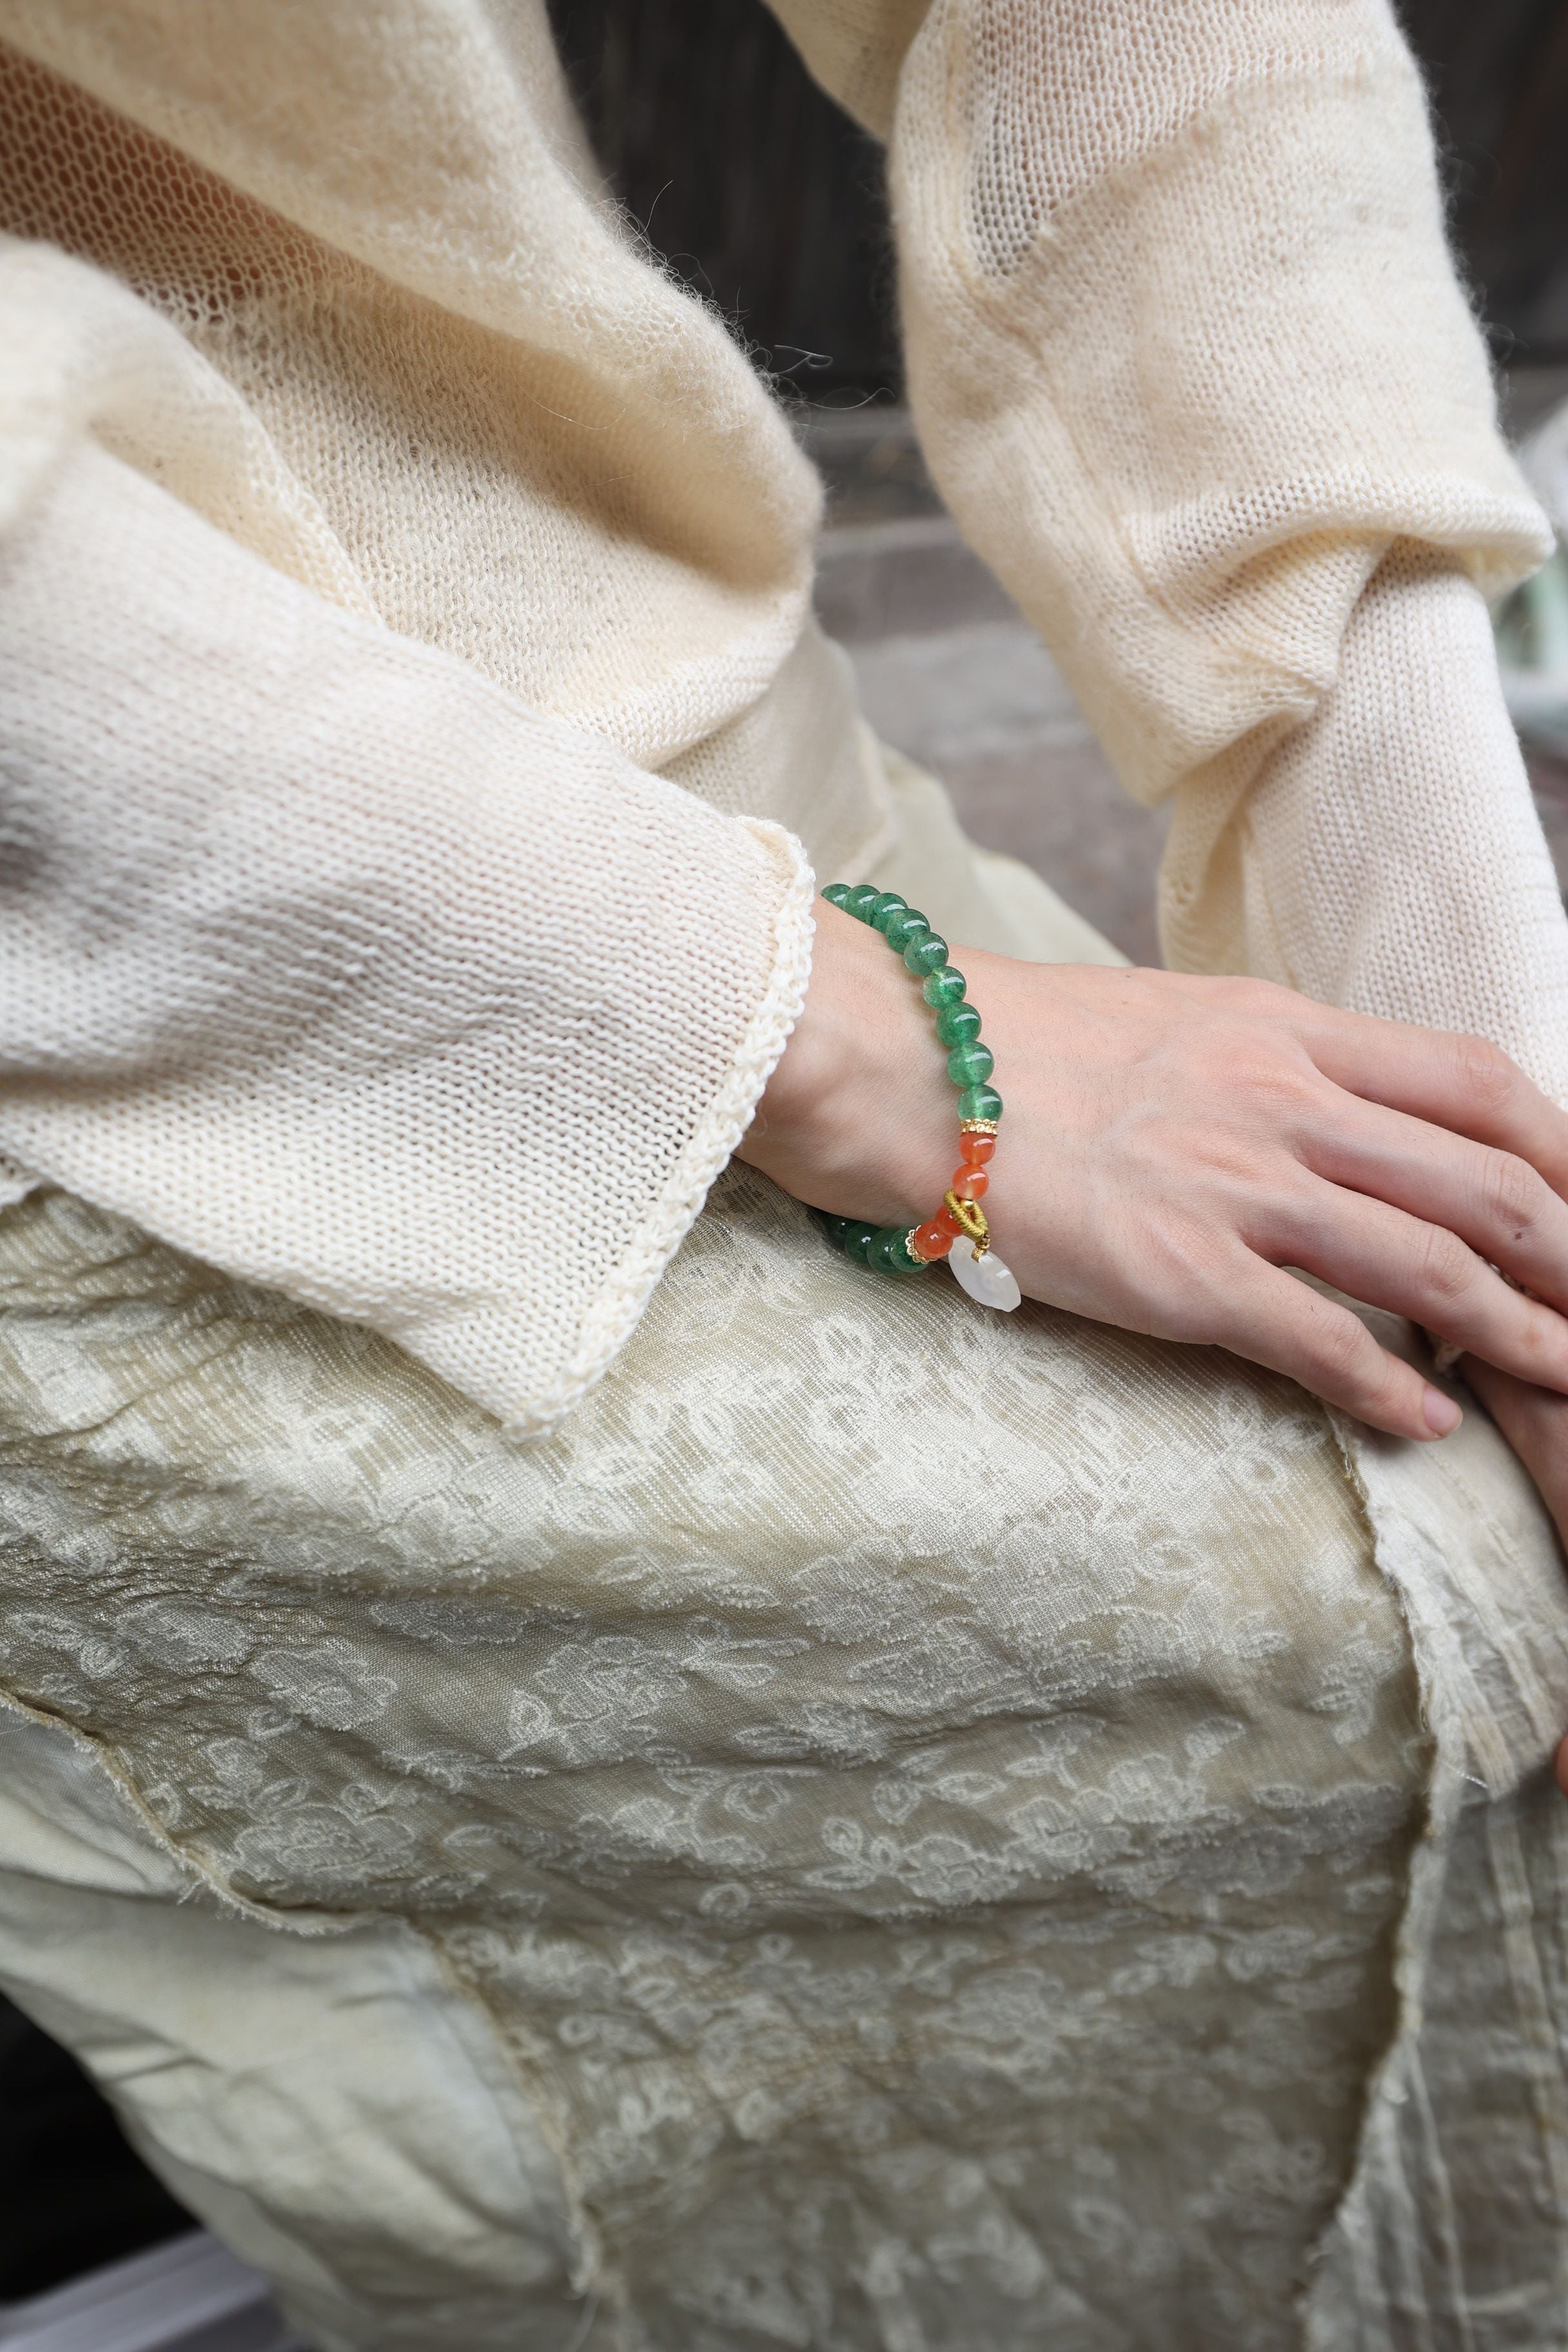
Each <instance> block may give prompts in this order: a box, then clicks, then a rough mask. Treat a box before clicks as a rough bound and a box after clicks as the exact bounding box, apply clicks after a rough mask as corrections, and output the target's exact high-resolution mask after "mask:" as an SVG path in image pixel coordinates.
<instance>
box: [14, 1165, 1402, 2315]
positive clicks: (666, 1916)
mask: <svg viewBox="0 0 1568 2352" xmlns="http://www.w3.org/2000/svg"><path fill="white" fill-rule="evenodd" d="M0 1310H3V1312H0V1414H3V1428H4V1434H5V1449H6V1477H5V1483H4V1488H3V1492H0V1510H3V1512H4V1519H5V1528H4V1539H3V1550H0V1593H3V1600H4V1624H5V1686H6V1688H7V1689H8V1690H9V1691H10V1693H11V1694H12V1695H13V1696H16V1698H17V1699H19V1700H20V1701H22V1702H23V1703H24V1704H26V1706H29V1707H31V1708H34V1709H36V1710H38V1711H40V1712H42V1713H45V1714H47V1715H50V1716H54V1717H59V1718H61V1719H63V1720H64V1721H66V1722H68V1724H70V1725H72V1726H74V1727H77V1728H78V1729H79V1730H81V1731H83V1732H85V1733H87V1734H89V1735H90V1737H91V1738H93V1739H95V1740H96V1741H98V1742H100V1744H101V1746H102V1748H103V1749H104V1751H105V1752H106V1754H107V1755H109V1756H110V1759H112V1760H113V1761H114V1763H115V1765H116V1767H117V1769H119V1770H120V1771H121V1774H122V1775H123V1776H124V1777H125V1778H126V1779H127V1780H129V1781H130V1783H131V1784H132V1785H133V1787H134V1788H135V1790H137V1791H138V1792H139V1794H140V1796H141V1798H142V1801H143V1802H144V1803H145V1805H146V1806H147V1807H148V1808H149V1809H150V1811H151V1812H152V1813H153V1816H154V1817H155V1818H156V1820H157V1822H159V1823H160V1825H161V1828H162V1831H163V1834H164V1835H165V1836H166V1837H167V1839H168V1840H169V1841H170V1842H171V1843H172V1844H173V1845H174V1847H175V1848H176V1849H177V1850H179V1851H180V1852H181V1853H184V1854H185V1855H186V1856H188V1857H189V1858H190V1859H191V1860H192V1861H193V1862H195V1864H198V1865H199V1867H200V1868H201V1869H202V1871H203V1872H204V1873H205V1874H206V1875H207V1876H208V1877H209V1878H211V1879H212V1880H214V1881H216V1882H217V1883H218V1884H219V1885H223V1886H225V1887H227V1888H230V1889H232V1890H233V1891H234V1892H235V1893H237V1895H240V1896H241V1897H243V1898H245V1899H246V1900H247V1901H248V1902H250V1903H252V1904H254V1905H256V1906H261V1907H263V1908H265V1909H266V1910H267V1911H268V1912H269V1913H272V1914H274V1915H278V1916H285V1917H286V1916H289V1915H293V1916H298V1917H300V1918H301V1919H309V1918H310V1917H317V1918H319V1917H320V1916H321V1915H323V1914H326V1915H335V1916H358V1915H364V1914H367V1913H368V1914H372V1915H393V1916H399V1917H403V1918H405V1919H408V1920H410V1921H412V1922H414V1923H415V1924H416V1926H417V1927H420V1929H421V1930H422V1931H423V1932H424V1933H425V1934H426V1935H427V1936H428V1937H432V1938H433V1939H434V1940H435V1941H436V1942H437V1944H438V1946H439V1948H440V1949H441V1952H442V1954H443V1956H444V1959H445V1964H446V1965H447V1968H448V1969H449V1970H452V1971H455V1972H456V1973H457V1974H458V1976H459V1977H460V1978H461V1979H462V1980H463V1982H464V1983H465V1984H466V1985H467V1986H468V1989H469V1990H470V1992H471V1995H472V1998H473V1999H474V2000H476V2001H479V2002H480V2003H482V2004H484V2005H485V2006H486V2008H487V2009H488V2010H489V2012H490V2014H491V2016H492V2017H493V2018H494V2019H495V2021H497V2023H498V2024H499V2026H500V2030H501V2031H502V2032H503V2033H504V2034H505V2035H506V2037H507V2039H508V2042H509V2043H510V2047H511V2049H512V2050H513V2051H514V2053H515V2054H516V2059H517V2063H518V2065H519V2067H520V2069H521V2073H522V2074H523V2077H524V2079H525V2080H526V2082H527V2084H529V2086H530V2089H531V2095H532V2096H533V2097H534V2099H535V2100H536V2102H537V2103H538V2105H539V2108H540V2110H541V2112H542V2115H543V2116H544V2117H545V2119H546V2121H547V2123H548V2125H549V2127H550V2130H551V2134H552V2139H553V2142H554V2144H555V2146H556V2147H558V2148H560V2149H561V2150H562V2151H563V2157H564V2164H565V2171H566V2175H567V2186H568V2189H569V2191H570V2194H571V2196H572V2198H573V2200H574V2210H575V2211H576V2213H577V2215H578V2218H579V2222H580V2226H581V2229H582V2231H583V2234H584V2243H585V2245H587V2246H588V2247H589V2248H590V2249H591V2250H592V2259H593V2261H594V2263H595V2265H596V2273H597V2276H598V2279H599V2282H600V2284H601V2289H602V2293H603V2295H604V2298H605V2311H606V2314H607V2315H608V2321H607V2324H609V2325H611V2326H612V2327H613V2331H614V2332H613V2336H606V2337H605V2341H606V2342H609V2341H611V2340H614V2341H615V2342H616V2343H618V2344H619V2345H620V2346H622V2347H626V2352H644V2347H647V2352H656V2347H657V2352H742V2347H764V2346H789V2347H824V2352H827V2347H831V2352H859V2347H879V2352H949V2347H951V2352H960V2347H963V2352H973V2347H975V2346H976V2345H978V2344H980V2343H984V2345H985V2346H986V2347H987V2352H1014V2347H1019V2348H1020V2352H1022V2347H1040V2346H1043V2345H1045V2344H1047V2343H1048V2344H1049V2345H1050V2346H1051V2347H1052V2352H1112V2347H1116V2352H1121V2347H1134V2346H1136V2347H1149V2352H1165V2348H1166V2347H1170V2346H1171V2345H1172V2344H1173V2342H1175V2341H1178V2340H1179V2341H1181V2342H1184V2343H1193V2344H1198V2343H1202V2344H1203V2345H1205V2347H1247V2352H1252V2347H1257V2352H1263V2347H1275V2346H1285V2345H1287V2344H1291V2343H1294V2342H1295V2341H1297V2339H1298V2328H1299V2322H1298V2320H1297V2319H1296V2316H1295V2303H1296V2298H1297V2296H1298V2294H1299V2293H1300V2289H1301V2288H1302V2286H1303V2284H1304V2282H1305V2278H1306V2272H1307V2263H1308V2259H1309V2256H1310V2251H1311V2249H1312V2247H1313V2245H1314V2243H1315V2242H1316V2241H1317V2240H1318V2239H1319V2238H1320V2236H1321V2233H1322V2231H1324V2229H1325V2227H1326V2225H1327V2224H1328V2222H1329V2221H1330V2219H1331V2215H1332V2213H1333V2211H1334V2209H1335V2207H1336V2204H1337V2202H1338V2201H1339V2200H1340V2198H1341V2196H1342V2193H1343V2191H1344V2189H1345V2186H1346V2183H1347V2180H1348V2179H1349V2178H1350V2174H1351V2169H1352V2163H1353V2159H1354V2155H1355V2150H1356V2146H1357V2140H1358V2135H1359V2132H1360V2128H1361V2124H1362V2116H1363V2100H1364V2088H1365V2084H1366V2082H1367V2079H1368V2076H1369V2073H1370V2070H1371V2069H1372V2067H1373V2065H1374V2063H1375V2062H1376V2061H1377V2059H1378V2057H1379V2055H1380V2054H1381V2053H1382V2051H1383V2050H1384V2047H1385V2045H1386V2044H1387V2042H1388V2041H1389V2038H1390V2035H1391V2032H1392V2031H1393V2024H1394V1998H1393V1990H1392V1977H1391V1947H1392V1938H1393V1935H1394V1928H1395V1926H1396V1924H1397V1921H1398V1918H1399V1916H1400V1911H1401V1906H1402V1902H1403V1898H1404V1887H1405V1867H1406V1862H1407V1857H1408V1854H1409V1852H1410V1849H1411V1844H1412V1841H1413V1839H1414V1838H1415V1834H1416V1832H1417V1831H1418V1828H1419V1825H1420V1821H1421V1813H1422V1801H1423V1791H1424V1788H1425V1785H1426V1772H1427V1750H1426V1742H1425V1739H1424V1737H1423V1734H1422V1732H1421V1728H1420V1722H1419V1712H1418V1706H1417V1700H1416V1692H1415V1677H1414V1672H1413V1669H1412V1665H1411V1663H1410V1652H1409V1645H1408V1642H1407V1638H1406V1636H1405V1631H1404V1627H1403V1625H1402V1622H1401V1621H1400V1618H1399V1614H1398V1612H1397V1609H1396V1607H1395V1605H1394V1600H1393V1597H1392V1595H1391V1593H1390V1592H1389V1591H1388V1589H1387V1588H1386V1587H1385V1585H1384V1582H1383V1581H1382V1580H1381V1579H1380V1577H1379V1575H1378V1574H1377V1572H1376V1570H1375V1568H1374V1566H1373V1560H1372V1555H1371V1545H1370V1538H1369V1535H1368V1532H1367V1529H1366V1526H1365V1523H1364V1520H1363V1515H1362V1512H1361V1508H1360V1506H1359V1504H1358V1501H1357V1499H1356V1497H1355V1496H1354V1494H1353V1493H1352V1488H1351V1485H1350V1483H1349V1481H1348V1479H1347V1477H1346V1475H1345V1474H1344V1471H1343V1468H1342V1462H1341V1457H1340V1454H1339V1453H1338V1450H1337V1448H1336V1446H1335V1444H1334V1442H1333V1439H1332V1436H1331V1433H1330V1431H1329V1430H1328V1428H1327V1426H1326V1424H1325V1423H1324V1421H1323V1419H1322V1417H1321V1415H1320V1414H1319V1413H1318V1412H1317V1411H1316V1409H1315V1408H1313V1407H1312V1406H1311V1405H1310V1402H1309V1401H1307V1400H1305V1399H1304V1398H1303V1397H1302V1395H1301V1394H1300V1391H1296V1390H1294V1389H1292V1388H1291V1387H1290V1386H1289V1384H1288V1383H1286V1382H1284V1381H1278V1380H1275V1379H1273V1378H1271V1377H1270V1376H1269V1375H1268V1374H1265V1373H1263V1372H1260V1371H1258V1370H1254V1369H1252V1368H1250V1367H1248V1366H1246V1365H1243V1364H1240V1363H1238V1362H1236V1361H1234V1360H1229V1359H1227V1358H1225V1357H1223V1356H1220V1355H1217V1354H1215V1353H1212V1352H1208V1351H1202V1350H1196V1349H1170V1348H1166V1347H1162V1346H1159V1345H1156V1344H1154V1343H1152V1342H1147V1341H1143V1340H1141V1339H1136V1338H1132V1337H1129V1336H1128V1335H1126V1334H1124V1333H1120V1332H1115V1331H1112V1330H1109V1329H1106V1328H1101V1327H1098V1326H1093V1325H1089V1324H1084V1323H1079V1322H1078V1321H1076V1320H1074V1319H1073V1318H1070V1317H1066V1316H1061V1315H1056V1314H1052V1313H1049V1312H1047V1311H1046V1310H1043V1309H1038V1308H1033V1307H1026V1308H1025V1309H1024V1310H1022V1311H1021V1312H1020V1314H1019V1315H1018V1316H1016V1318H1010V1321H1009V1323H1008V1324H1007V1325H1006V1326H1003V1325H1002V1324H1001V1323H1000V1321H999V1320H998V1319H996V1318H987V1317H985V1316H984V1315H983V1314H982V1313H981V1312H980V1311H978V1310H974V1309H972V1308H970V1307H967V1306H966V1305H965V1303H964V1302H963V1300H962V1299H961V1298H959V1297H958V1296H957V1295H956V1293H955V1292H954V1291H953V1289H952V1286H951V1285H948V1284H937V1283H935V1282H931V1283H930V1284H924V1283H910V1282H905V1283H901V1284H898V1285H894V1284H892V1283H889V1284H887V1285H881V1286H879V1285H878V1284H875V1283H871V1282H868V1279H867V1277H866V1276H865V1275H864V1274H863V1273H860V1272H858V1271H857V1270H856V1269H853V1268H850V1267H847V1266H846V1265H843V1263H842V1262H841V1261H839V1260H837V1258H835V1257H834V1256H833V1255H831V1254H829V1253H828V1252H826V1250H825V1249H824V1248H823V1247H822V1246H821V1245H820V1244H818V1243H817V1241H816V1238H815V1236H814V1235H813V1234H812V1233H811V1231H810V1229H809V1227H808V1225H807V1222H806V1220H805V1217H804V1214H803V1213H801V1212H799V1211H798V1210H796V1208H795V1206H794V1204H793V1203H791V1202H787V1201H786V1200H784V1198H783V1196H782V1195H780V1194H779V1193H777V1192H775V1191H773V1188H772V1187H770V1186H769V1185H767V1184H766V1183H765V1182H764V1181H763V1180H761V1179H758V1178H755V1177H753V1176H752V1175H750V1174H749V1173H748V1172H746V1171H739V1170H736V1171H731V1173H730V1174H729V1175H728V1176H727V1177H726V1178H725V1179H724V1180H723V1181H722V1182H721V1185H720V1187H719V1188H718V1190H717V1192H716V1194H715V1196H714V1200H713V1202H712V1203H711V1204H710V1209H709V1211H708V1213H705V1215H704V1216H703V1217H702V1218H701V1219H700V1221H699V1223H698V1225H697V1227H696V1229H695V1230H694V1232H693V1233H692V1234H691V1235H690V1237H689V1240H688V1242H687V1244H685V1245H684V1247H683V1248H682V1250H681V1252H680V1254H679V1256H678V1258H677V1259H676V1261H675V1263H674V1265H673V1266H672V1268H671V1270H670V1273H669V1275H668V1276H667V1278H666V1280H665V1281H664V1283H663V1284H662V1285H661V1286H660V1287H659V1290H658V1293H657V1294H656V1296H655V1298H654V1300H653V1302H652V1305H651V1306H650V1307H649V1309H648V1311H647V1317H646V1318H645V1320H644V1322H643V1324H642V1326H641V1328H640V1329H639V1331H638V1333H637V1336H636V1337H635V1339H634V1340H633V1342H632V1344H631V1345H630V1347H629V1348H628V1349H627V1350H626V1354H625V1355H624V1357H623V1358H622V1359H621V1360H620V1362H619V1363H618V1364H617V1365H616V1367H615V1369H614V1370H612V1371H611V1373H610V1374H609V1376H608V1377H607V1379H606V1380H605V1383H604V1386H603V1388H602V1389H601V1390H600V1391H598V1393H597V1394H596V1395H595V1397H594V1398H592V1399H591V1400H590V1401H589V1402H588V1403H587V1404H586V1405H585V1406H584V1408H583V1410H582V1411H581V1412H579V1413H578V1414H577V1415H576V1416H575V1417H574V1419H573V1420H572V1421H571V1423H569V1424H568V1425H567V1426H566V1428H565V1429H564V1430H563V1432H562V1433H559V1434H557V1435H556V1436H555V1437H553V1438H552V1439H551V1440H549V1441H547V1442H545V1443H543V1444H532V1445H524V1444H515V1443H510V1442H508V1441H507V1440H505V1439H504V1438H502V1437H501V1435H500V1433H499V1431H498V1429H497V1427H496V1425H495V1424H494V1423H492V1422H490V1421H489V1420H488V1419H487V1418H486V1416H485V1415H483V1414H482V1413H481V1412H479V1411H478V1410H477V1409H474V1408H472V1407H470V1406H468V1405H467V1404H466V1403H465V1402H463V1401H462V1400H461V1399H460V1398H458V1397H457V1396H456V1395H455V1394H453V1393H452V1392H451V1391H447V1390H446V1389H444V1388H443V1387H442V1386H441V1385H440V1384H439V1383H438V1382H437V1381H435V1380H434V1379H433V1378H431V1377H430V1376H428V1375H426V1373H424V1372H423V1371H421V1370H419V1368H418V1367H417V1366H416V1365H415V1364H413V1363H412V1362H411V1361H410V1360H407V1359H405V1358H404V1357H402V1356H400V1355H399V1354H398V1353H397V1351H396V1350H395V1349H392V1348H390V1347H389V1346H387V1345H386V1344H385V1343H384V1342H382V1341H381V1340H379V1339H375V1338H374V1337H373V1336H371V1335H368V1334H366V1333H363V1332H362V1331H358V1330H355V1329H353V1328H350V1327H348V1326H345V1325H342V1324H336V1323H332V1322H331V1321H329V1320H327V1319H325V1318H321V1317H318V1316H315V1315H312V1314H310V1312H308V1311H306V1310H304V1309H300V1308H297V1307H292V1306H290V1305H289V1304H288V1303H287V1302H286V1301H284V1300H281V1299H280V1298H279V1297H275V1296H273V1295H270V1294H266V1293H262V1292H258V1291H255V1290H252V1289H248V1288H247V1287H245V1286H242V1285H238V1284H236V1283H233V1282H230V1281H228V1280H226V1279H225V1278H224V1277H221V1276H216V1275H214V1274H210V1273H208V1272H207V1271H205V1269H203V1268H201V1267H198V1266H195V1265H191V1264H189V1263H188V1262H186V1261H184V1260H182V1259H180V1258H179V1257H178V1256H176V1255H174V1254H173V1253H172V1252H170V1251H168V1250H165V1249H163V1248H162V1247H161V1246H159V1245H157V1244H153V1243H150V1242H148V1241H146V1240H145V1239H144V1238H143V1237H142V1236H141V1235H139V1234H135V1233H134V1232H132V1231H131V1230H129V1229H128V1228H126V1227H125V1226H123V1225H122V1224H120V1223H116V1222H115V1221H114V1220H112V1219H110V1218H109V1217H107V1216H104V1215H102V1214H100V1213H97V1212H94V1211H91V1210H89V1209H88V1208H86V1207H84V1206H83V1205H82V1204H81V1203H79V1202H75V1201H73V1200H70V1199H69V1198H68V1197H67V1196H65V1195H63V1194H59V1193H52V1194H43V1195H39V1196H35V1197H34V1198H33V1199H31V1200H29V1201H27V1202H24V1203H22V1204H21V1205H20V1206H18V1207H16V1208H14V1209H12V1210H10V1211H8V1212H7V1213H5V1216H4V1217H3V1218H0ZM594 2340H595V2343H597V2342H598V2341H599V2340H600V2337H599V2336H598V2335H597V2334H595V2339H594Z"/></svg>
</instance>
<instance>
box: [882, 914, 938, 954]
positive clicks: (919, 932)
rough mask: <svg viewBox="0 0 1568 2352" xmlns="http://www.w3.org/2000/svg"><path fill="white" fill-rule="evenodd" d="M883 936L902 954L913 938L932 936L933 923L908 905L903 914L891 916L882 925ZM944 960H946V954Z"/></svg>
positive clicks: (922, 938)
mask: <svg viewBox="0 0 1568 2352" xmlns="http://www.w3.org/2000/svg"><path fill="white" fill-rule="evenodd" d="M882 937H883V938H884V939H885V940H887V942H888V945H889V947H890V948H894V949H896V950H898V952H899V954H900V955H902V954H903V952H904V950H905V949H906V948H907V947H908V946H909V945H910V941H911V940H925V939H929V938H930V937H931V925H930V924H929V923H928V922H927V920H926V919H925V917H924V916H923V915H920V914H917V913H916V912H915V909H914V908H912V907H906V908H904V911H903V913H902V914H901V915H889V918H888V919H887V921H886V923H884V925H883V926H882ZM942 961H943V962H944V963H945V962H946V961H947V959H946V957H945V956H944V957H943V958H942Z"/></svg>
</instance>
